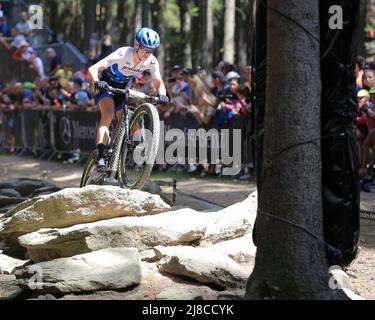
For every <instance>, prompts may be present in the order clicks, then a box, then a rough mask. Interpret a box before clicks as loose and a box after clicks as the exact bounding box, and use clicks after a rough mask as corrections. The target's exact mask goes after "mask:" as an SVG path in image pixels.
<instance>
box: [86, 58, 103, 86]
mask: <svg viewBox="0 0 375 320" xmlns="http://www.w3.org/2000/svg"><path fill="white" fill-rule="evenodd" d="M107 67H108V63H107V61H105V60H101V61H99V62H98V63H96V64H94V65H93V66H92V67H90V69H89V77H90V78H91V79H89V80H91V82H97V81H99V72H102V71H103V70H105V69H106V68H107Z"/></svg>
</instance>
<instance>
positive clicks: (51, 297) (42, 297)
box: [27, 294, 57, 300]
mask: <svg viewBox="0 0 375 320" xmlns="http://www.w3.org/2000/svg"><path fill="white" fill-rule="evenodd" d="M27 300H57V298H56V297H54V296H53V295H52V294H46V295H41V296H38V297H36V298H32V299H27Z"/></svg>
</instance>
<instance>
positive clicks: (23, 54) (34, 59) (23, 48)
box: [12, 41, 46, 79]
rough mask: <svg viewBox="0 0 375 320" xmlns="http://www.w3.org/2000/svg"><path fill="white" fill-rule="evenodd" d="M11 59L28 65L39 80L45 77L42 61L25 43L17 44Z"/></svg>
mask: <svg viewBox="0 0 375 320" xmlns="http://www.w3.org/2000/svg"><path fill="white" fill-rule="evenodd" d="M12 59H13V60H16V61H26V62H28V63H30V67H31V68H32V69H34V70H35V71H36V73H37V74H38V76H39V77H40V78H41V79H44V78H45V77H46V75H45V73H44V65H43V62H42V60H41V59H40V58H39V57H38V55H37V52H36V50H35V49H34V48H32V47H30V44H29V43H28V42H27V41H22V42H21V43H20V44H19V46H18V49H17V50H16V51H15V52H14V53H13V55H12Z"/></svg>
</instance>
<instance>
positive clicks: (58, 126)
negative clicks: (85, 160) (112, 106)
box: [53, 111, 100, 153]
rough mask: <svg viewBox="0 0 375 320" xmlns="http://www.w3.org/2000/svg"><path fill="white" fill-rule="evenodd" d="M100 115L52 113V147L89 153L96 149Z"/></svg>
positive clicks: (89, 113)
mask: <svg viewBox="0 0 375 320" xmlns="http://www.w3.org/2000/svg"><path fill="white" fill-rule="evenodd" d="M99 122H100V113H96V112H63V111H53V124H54V125H53V127H54V128H53V130H54V140H55V141H54V147H55V149H56V150H57V151H61V152H69V151H72V150H75V149H80V150H81V152H82V153H90V152H91V151H92V150H94V149H95V148H96V132H97V128H98V125H99Z"/></svg>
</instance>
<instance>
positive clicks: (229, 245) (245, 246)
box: [209, 233, 257, 265]
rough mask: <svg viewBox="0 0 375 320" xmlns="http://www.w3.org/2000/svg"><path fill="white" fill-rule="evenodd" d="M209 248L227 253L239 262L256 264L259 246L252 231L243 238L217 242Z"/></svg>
mask: <svg viewBox="0 0 375 320" xmlns="http://www.w3.org/2000/svg"><path fill="white" fill-rule="evenodd" d="M209 248H210V249H211V250H217V251H219V252H221V253H223V254H225V255H227V256H228V257H229V258H232V259H233V260H234V261H236V262H237V263H239V264H253V265H254V264H255V255H256V250H257V248H256V246H255V245H254V243H253V238H252V234H250V233H249V234H247V235H245V236H243V237H241V238H236V239H233V240H229V241H223V242H219V243H216V244H214V245H212V246H210V247H209Z"/></svg>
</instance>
